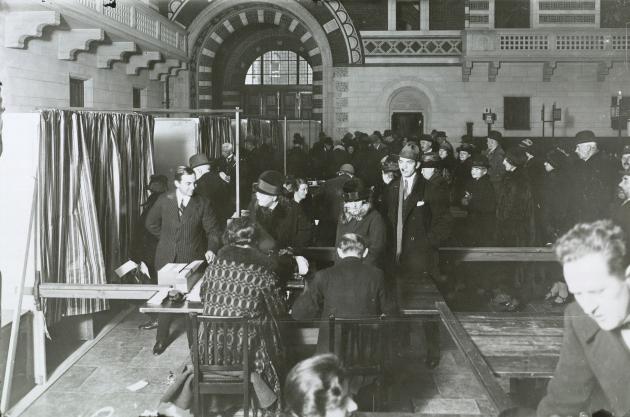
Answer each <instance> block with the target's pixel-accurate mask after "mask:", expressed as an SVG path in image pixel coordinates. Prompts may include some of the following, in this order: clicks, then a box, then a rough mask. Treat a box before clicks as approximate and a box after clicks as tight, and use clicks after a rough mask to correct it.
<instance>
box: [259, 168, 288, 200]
mask: <svg viewBox="0 0 630 417" xmlns="http://www.w3.org/2000/svg"><path fill="white" fill-rule="evenodd" d="M283 184H284V176H283V175H282V174H281V173H279V172H278V171H265V172H263V173H262V174H260V176H259V177H258V182H256V184H255V185H254V190H255V191H256V192H259V193H263V194H267V195H282V193H283V191H282V188H283Z"/></svg>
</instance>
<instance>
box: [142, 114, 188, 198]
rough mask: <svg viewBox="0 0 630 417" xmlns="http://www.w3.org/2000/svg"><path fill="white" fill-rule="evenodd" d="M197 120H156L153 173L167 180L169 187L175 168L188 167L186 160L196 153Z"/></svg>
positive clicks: (160, 118)
mask: <svg viewBox="0 0 630 417" xmlns="http://www.w3.org/2000/svg"><path fill="white" fill-rule="evenodd" d="M198 123H199V120H198V119H196V118H178V119H173V118H162V117H159V118H156V119H155V130H154V133H153V141H154V144H155V145H154V146H155V154H154V159H155V173H156V174H163V175H166V176H167V177H168V178H169V187H171V188H172V185H170V184H172V183H171V181H172V179H173V174H174V172H175V168H177V167H178V166H180V165H186V166H188V158H190V157H191V156H192V155H194V154H196V153H197V150H196V148H195V143H196V140H197V136H198V134H199V132H198V129H199V128H198Z"/></svg>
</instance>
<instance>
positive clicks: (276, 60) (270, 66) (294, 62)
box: [245, 51, 313, 85]
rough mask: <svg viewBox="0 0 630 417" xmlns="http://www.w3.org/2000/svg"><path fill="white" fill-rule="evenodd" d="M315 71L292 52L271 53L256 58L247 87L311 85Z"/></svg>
mask: <svg viewBox="0 0 630 417" xmlns="http://www.w3.org/2000/svg"><path fill="white" fill-rule="evenodd" d="M310 84H313V69H312V68H311V66H310V65H309V63H308V62H307V61H306V60H305V59H304V58H302V57H301V56H299V55H298V54H296V53H295V52H292V51H269V52H266V53H264V54H263V55H261V56H259V57H258V58H256V60H255V61H254V62H252V65H251V66H250V67H249V69H248V70H247V75H245V85H310Z"/></svg>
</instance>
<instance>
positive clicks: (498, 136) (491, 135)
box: [488, 130, 503, 143]
mask: <svg viewBox="0 0 630 417" xmlns="http://www.w3.org/2000/svg"><path fill="white" fill-rule="evenodd" d="M488 139H494V140H496V141H497V142H499V143H501V141H502V140H503V135H502V134H501V132H498V131H496V130H491V131H490V133H488Z"/></svg>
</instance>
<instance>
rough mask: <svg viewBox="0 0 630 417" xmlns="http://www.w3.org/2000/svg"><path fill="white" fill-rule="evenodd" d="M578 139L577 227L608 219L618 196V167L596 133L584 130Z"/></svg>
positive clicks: (575, 171)
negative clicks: (615, 197)
mask: <svg viewBox="0 0 630 417" xmlns="http://www.w3.org/2000/svg"><path fill="white" fill-rule="evenodd" d="M575 137H576V139H577V140H576V147H575V153H576V154H577V156H578V158H579V160H578V161H577V163H576V164H575V165H574V167H573V169H572V172H573V180H572V183H573V184H574V187H575V188H574V192H573V197H574V198H573V201H572V207H571V209H572V210H571V211H572V220H573V222H574V223H576V222H589V221H594V220H599V219H604V218H606V217H607V215H608V212H609V211H608V210H609V207H610V204H611V203H612V201H613V198H614V195H615V184H616V182H615V180H616V177H617V167H616V164H615V163H614V162H613V160H612V159H611V158H610V157H609V156H608V155H607V154H606V153H605V152H604V151H602V150H600V149H599V147H598V144H597V138H596V137H595V134H594V133H593V132H592V131H590V130H583V131H581V132H578V133H577V135H576V136H575Z"/></svg>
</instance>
